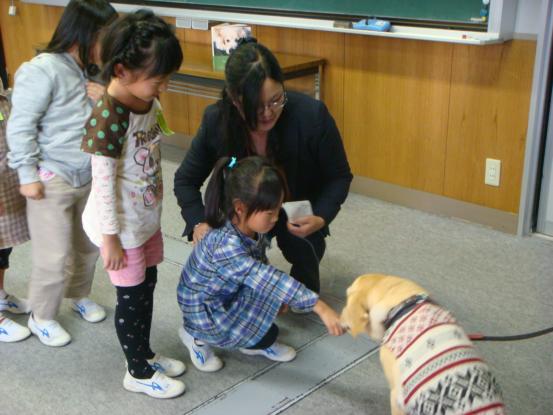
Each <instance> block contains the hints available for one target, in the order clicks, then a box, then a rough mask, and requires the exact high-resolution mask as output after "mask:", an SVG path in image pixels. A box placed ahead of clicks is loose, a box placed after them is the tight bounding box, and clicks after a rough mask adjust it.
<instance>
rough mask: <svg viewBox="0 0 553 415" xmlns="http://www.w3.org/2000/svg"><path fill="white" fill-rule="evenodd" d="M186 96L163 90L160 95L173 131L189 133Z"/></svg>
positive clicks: (165, 114) (166, 117)
mask: <svg viewBox="0 0 553 415" xmlns="http://www.w3.org/2000/svg"><path fill="white" fill-rule="evenodd" d="M188 98H189V97H188V95H184V94H178V93H175V92H164V93H162V94H161V96H160V102H161V105H162V107H163V115H164V116H165V119H166V120H167V124H168V125H169V128H171V130H173V131H175V132H178V133H181V134H187V135H190V134H191V132H190V124H189V123H188V110H187V108H188Z"/></svg>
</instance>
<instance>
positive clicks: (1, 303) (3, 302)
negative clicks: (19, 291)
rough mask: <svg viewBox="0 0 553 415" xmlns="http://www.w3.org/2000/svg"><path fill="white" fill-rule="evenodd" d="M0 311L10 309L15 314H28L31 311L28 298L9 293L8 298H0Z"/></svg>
mask: <svg viewBox="0 0 553 415" xmlns="http://www.w3.org/2000/svg"><path fill="white" fill-rule="evenodd" d="M0 311H9V312H10V313H14V314H26V313H28V312H30V311H31V310H30V309H29V305H28V304H27V300H24V299H22V298H17V297H16V296H15V295H10V294H8V295H7V296H6V298H0Z"/></svg>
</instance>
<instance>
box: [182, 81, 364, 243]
mask: <svg viewBox="0 0 553 415" xmlns="http://www.w3.org/2000/svg"><path fill="white" fill-rule="evenodd" d="M287 95H288V102H287V104H286V106H285V107H284V109H283V111H282V114H281V115H280V118H279V119H278V121H277V123H276V124H275V126H274V127H273V129H272V130H271V131H270V132H269V140H274V139H276V140H278V143H279V145H278V152H279V154H278V155H277V157H276V158H277V159H278V160H279V161H280V164H281V167H282V168H283V169H284V172H285V174H286V179H287V181H288V187H289V190H290V195H291V200H306V199H307V200H309V201H311V204H312V205H313V213H314V214H315V215H317V216H320V217H322V218H323V219H324V220H325V223H326V225H329V224H330V222H331V221H332V220H333V219H334V218H335V217H336V215H337V214H338V211H339V210H340V206H341V205H342V203H343V202H344V200H345V199H346V196H347V194H348V190H349V185H350V183H351V180H352V178H353V176H352V174H351V170H350V167H349V164H348V161H347V158H346V153H345V151H344V145H343V143H342V138H341V137H340V132H339V131H338V128H337V127H336V123H335V122H334V119H333V118H332V116H331V115H330V113H329V112H328V109H327V108H326V106H325V105H324V103H322V102H321V101H317V100H315V99H313V98H311V97H309V96H307V95H304V94H300V93H297V92H288V93H287ZM221 129H222V122H221V110H220V108H219V106H218V105H217V104H213V105H210V106H209V107H207V108H206V110H205V112H204V115H203V119H202V124H201V126H200V128H199V130H198V132H197V134H196V137H195V138H194V140H193V141H192V144H191V146H190V149H189V151H188V153H187V154H186V156H185V158H184V160H183V162H182V163H181V165H180V167H179V168H178V170H177V172H176V173H175V189H174V190H175V196H176V197H177V201H178V204H179V206H180V208H181V214H182V217H183V218H184V220H185V221H186V228H185V230H184V235H189V234H190V233H191V232H192V231H193V228H194V226H195V225H196V224H198V223H200V222H203V221H204V220H205V215H204V205H203V201H202V196H201V194H200V187H201V186H202V184H203V183H204V181H205V179H206V178H207V177H208V176H209V174H210V173H211V171H212V169H213V166H214V165H215V162H216V161H217V160H218V159H219V158H220V157H223V156H233V155H234V154H224V145H223V136H222V134H221ZM325 233H328V228H326V229H325Z"/></svg>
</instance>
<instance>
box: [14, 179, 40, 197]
mask: <svg viewBox="0 0 553 415" xmlns="http://www.w3.org/2000/svg"><path fill="white" fill-rule="evenodd" d="M19 193H21V194H22V195H23V196H25V197H28V198H29V199H33V200H40V199H42V198H44V185H43V184H42V182H33V183H27V184H22V185H21V186H19Z"/></svg>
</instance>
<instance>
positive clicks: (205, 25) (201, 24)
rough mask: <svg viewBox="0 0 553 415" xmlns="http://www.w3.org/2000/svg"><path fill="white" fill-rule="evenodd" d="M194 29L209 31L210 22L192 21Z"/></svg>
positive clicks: (204, 20) (203, 20) (202, 20)
mask: <svg viewBox="0 0 553 415" xmlns="http://www.w3.org/2000/svg"><path fill="white" fill-rule="evenodd" d="M192 29H196V30H208V29H209V20H206V19H192Z"/></svg>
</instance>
